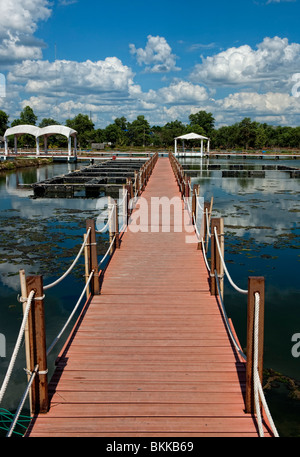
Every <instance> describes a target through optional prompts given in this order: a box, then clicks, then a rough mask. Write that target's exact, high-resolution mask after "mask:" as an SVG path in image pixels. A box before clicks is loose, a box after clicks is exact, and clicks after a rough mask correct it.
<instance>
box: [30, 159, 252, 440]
mask: <svg viewBox="0 0 300 457" xmlns="http://www.w3.org/2000/svg"><path fill="white" fill-rule="evenodd" d="M162 196H165V197H168V198H169V199H171V198H173V197H178V199H179V198H180V194H179V192H178V187H177V184H176V182H175V179H174V175H173V172H172V169H171V166H170V164H169V160H168V159H159V160H158V162H157V164H156V167H155V169H154V172H153V174H152V176H151V178H150V180H149V183H148V185H147V188H146V190H145V191H144V193H143V194H142V197H143V199H145V200H143V199H141V201H140V202H141V203H140V206H137V208H136V210H135V213H134V214H135V216H139V221H140V222H142V227H143V229H142V230H139V231H134V230H133V231H132V230H130V227H129V230H127V232H126V233H125V234H124V236H123V239H122V244H121V249H120V250H117V251H116V252H115V254H114V256H113V257H112V259H111V261H110V264H109V266H108V269H107V270H106V272H105V275H104V281H103V284H102V290H101V295H99V296H94V297H93V299H92V301H91V303H90V304H89V306H88V307H87V309H86V310H85V312H84V318H83V319H82V321H81V323H80V325H79V326H78V328H76V331H75V330H74V334H73V336H72V339H71V343H70V344H67V345H66V347H65V349H64V350H63V351H62V357H61V358H60V361H59V363H58V366H57V369H56V371H55V373H54V375H53V377H52V380H51V382H50V385H49V387H50V389H51V390H52V392H50V393H51V394H52V400H51V408H50V411H49V413H48V414H46V415H40V416H38V417H37V418H36V419H35V420H34V421H33V422H32V425H31V427H30V429H29V431H28V434H27V435H28V436H66V437H68V436H87V437H88V436H106V437H108V436H120V437H121V436H128V437H130V436H178V437H180V436H191V437H192V436H216V437H217V436H258V429H257V426H256V421H255V418H254V417H252V416H251V415H246V414H245V413H244V389H245V364H244V362H241V361H240V360H239V357H238V355H237V354H236V353H235V350H234V349H233V348H232V345H231V343H230V340H229V337H228V334H227V331H226V328H225V326H224V322H223V319H222V315H221V312H220V309H219V305H218V302H217V300H216V298H215V297H212V296H211V295H210V292H209V278H208V275H207V270H206V267H205V264H204V261H203V258H202V254H201V252H199V251H197V247H196V245H195V243H186V240H187V239H186V236H187V233H185V232H184V231H183V230H179V228H180V225H181V228H182V224H180V220H183V215H184V213H185V211H184V208H183V205H182V203H181V204H180V207H179V206H178V205H176V209H175V210H174V213H175V216H176V217H175V219H176V221H175V223H174V221H173V220H172V219H171V230H169V231H167V229H168V228H169V227H168V221H166V220H163V219H162V217H156V218H155V219H154V222H153V221H152V228H153V227H154V230H155V231H154V232H153V231H151V230H150V228H151V227H150V228H149V225H150V224H151V209H150V201H151V198H153V197H154V198H155V197H162ZM145 202H148V206H147V205H145ZM147 218H148V220H147ZM164 230H166V231H164ZM188 236H189V237H190V234H188Z"/></svg>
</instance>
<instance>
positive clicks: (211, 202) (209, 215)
mask: <svg viewBox="0 0 300 457" xmlns="http://www.w3.org/2000/svg"><path fill="white" fill-rule="evenodd" d="M213 203H214V197H211V199H210V207H209V211H208V227H209V226H210V221H211V215H212V209H213ZM208 237H209V235H208V232H207V234H206V252H207V250H208Z"/></svg>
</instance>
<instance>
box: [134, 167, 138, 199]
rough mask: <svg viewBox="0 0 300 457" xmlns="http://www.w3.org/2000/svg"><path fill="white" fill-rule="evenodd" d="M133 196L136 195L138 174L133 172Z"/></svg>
mask: <svg viewBox="0 0 300 457" xmlns="http://www.w3.org/2000/svg"><path fill="white" fill-rule="evenodd" d="M134 194H135V195H138V173H137V171H135V172H134Z"/></svg>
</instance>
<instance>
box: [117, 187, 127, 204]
mask: <svg viewBox="0 0 300 457" xmlns="http://www.w3.org/2000/svg"><path fill="white" fill-rule="evenodd" d="M127 194H128V190H127V189H125V193H124V197H123V198H122V200H121V202H120V203H118V208H120V206H121V205H123V203H124V201H125V198H126V197H127Z"/></svg>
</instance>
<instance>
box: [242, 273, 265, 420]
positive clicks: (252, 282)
mask: <svg viewBox="0 0 300 457" xmlns="http://www.w3.org/2000/svg"><path fill="white" fill-rule="evenodd" d="M256 292H258V293H259V295H260V306H259V329H258V373H259V377H260V380H261V382H262V375H263V346H264V304H265V278H263V277H259V276H258V277H249V278H248V310H247V364H246V400H245V403H246V413H252V414H254V412H255V407H254V388H253V368H254V367H253V358H254V319H255V293H256Z"/></svg>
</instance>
